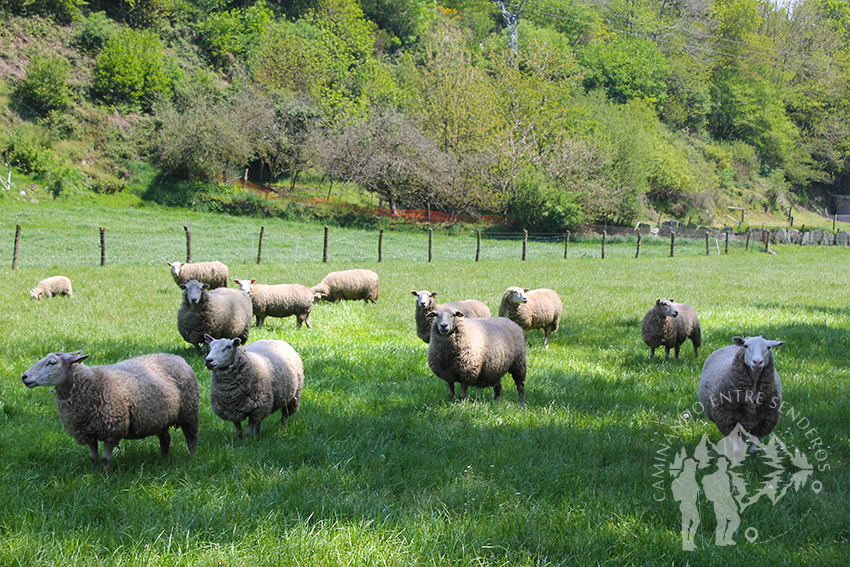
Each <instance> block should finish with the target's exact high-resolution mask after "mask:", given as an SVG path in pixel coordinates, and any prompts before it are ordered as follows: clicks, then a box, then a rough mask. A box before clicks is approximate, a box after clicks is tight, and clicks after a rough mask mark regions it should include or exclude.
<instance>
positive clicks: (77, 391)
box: [22, 351, 200, 472]
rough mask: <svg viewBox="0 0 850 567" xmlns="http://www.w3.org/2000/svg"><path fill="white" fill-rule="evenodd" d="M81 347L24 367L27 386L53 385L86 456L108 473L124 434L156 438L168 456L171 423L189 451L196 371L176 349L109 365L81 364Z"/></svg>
mask: <svg viewBox="0 0 850 567" xmlns="http://www.w3.org/2000/svg"><path fill="white" fill-rule="evenodd" d="M88 357H89V355H88V354H83V352H82V351H77V352H71V353H64V352H54V353H51V354H48V355H47V356H45V357H44V358H42V359H41V360H39V361H38V362H36V363H35V365H33V367H32V368H30V369H29V370H27V371H26V372H24V374H23V376H22V379H23V382H24V385H25V386H27V387H28V388H35V387H36V386H53V391H54V392H55V394H56V405H57V406H58V407H59V417H60V418H61V419H62V425H63V427H64V428H65V431H67V432H68V433H70V434H71V436H72V437H73V438H74V439H75V440H76V441H77V443H79V444H80V445H88V447H89V459H91V462H92V465H94V467H95V468H97V464H98V442H99V441H103V456H102V457H100V461H101V463H102V465H103V471H104V472H107V470H108V468H109V462H110V461H111V460H112V451H113V450H114V449H115V447H117V446H118V443H119V442H120V441H121V440H122V439H143V438H145V437H149V436H151V435H156V436H157V437H159V450H160V453H162V455H163V456H168V451H169V448H170V447H171V435H170V434H169V432H168V430H169V428H170V427H179V428H181V429H182V430H183V435H184V436H185V437H186V445H188V447H189V452H191V453H192V454H195V449H196V447H197V444H198V407H199V399H200V394H199V390H198V380H197V378H196V377H195V372H194V371H193V370H192V368H191V367H190V366H189V365H188V364H186V361H185V360H183V359H182V358H180V357H179V356H177V355H174V354H148V355H144V356H139V357H137V358H131V359H129V360H124V361H121V362H118V363H116V364H111V365H108V366H91V367H88V366H86V365H85V364H83V361H84V360H86V359H87V358H88Z"/></svg>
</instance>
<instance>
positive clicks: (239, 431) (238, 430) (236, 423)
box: [233, 421, 242, 441]
mask: <svg viewBox="0 0 850 567" xmlns="http://www.w3.org/2000/svg"><path fill="white" fill-rule="evenodd" d="M233 427H235V428H236V438H237V439H239V440H240V441H241V440H242V422H241V421H234V422H233Z"/></svg>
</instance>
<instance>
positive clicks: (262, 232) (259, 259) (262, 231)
mask: <svg viewBox="0 0 850 567" xmlns="http://www.w3.org/2000/svg"><path fill="white" fill-rule="evenodd" d="M265 234H266V227H265V225H263V226H261V227H260V243H259V245H257V264H258V265H259V263H260V262H262V260H263V236H265Z"/></svg>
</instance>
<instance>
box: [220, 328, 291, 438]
mask: <svg viewBox="0 0 850 567" xmlns="http://www.w3.org/2000/svg"><path fill="white" fill-rule="evenodd" d="M205 340H206V343H207V344H208V345H209V346H210V352H209V354H208V355H207V358H206V366H207V368H209V369H210V370H211V371H212V379H211V382H210V403H211V404H212V408H213V411H214V412H215V414H216V415H217V416H218V417H220V418H221V419H223V420H225V421H230V422H233V425H234V426H235V427H236V434H237V436H238V437H239V439H242V421H243V420H244V419H245V418H248V434H249V435H252V436H254V437H257V436H258V435H259V434H260V424H261V423H262V421H263V419H265V418H266V417H268V416H269V415H271V414H272V413H274V412H276V411H277V410H281V413H282V415H281V426H285V425H286V419H287V418H288V417H289V416H290V415H292V414H294V413H295V412H297V411H298V408H299V407H300V405H301V389H302V388H303V387H304V364H303V363H302V361H301V357H300V356H298V353H297V352H295V349H293V348H292V347H291V346H290V345H289V343H287V342H286V341H279V340H262V341H255V342H253V343H251V344H248V345H245V346H241V345H242V341H241V340H239V339H233V340H231V339H213V338H212V337H211V336H209V335H207V336H206V337H205Z"/></svg>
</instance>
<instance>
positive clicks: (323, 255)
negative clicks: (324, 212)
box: [322, 225, 328, 264]
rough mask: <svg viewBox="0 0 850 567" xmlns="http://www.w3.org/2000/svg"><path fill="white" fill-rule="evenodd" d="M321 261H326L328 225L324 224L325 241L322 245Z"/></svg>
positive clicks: (324, 262)
mask: <svg viewBox="0 0 850 567" xmlns="http://www.w3.org/2000/svg"><path fill="white" fill-rule="evenodd" d="M322 263H323V264H327V263H328V226H327V225H325V243H324V245H323V246H322Z"/></svg>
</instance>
